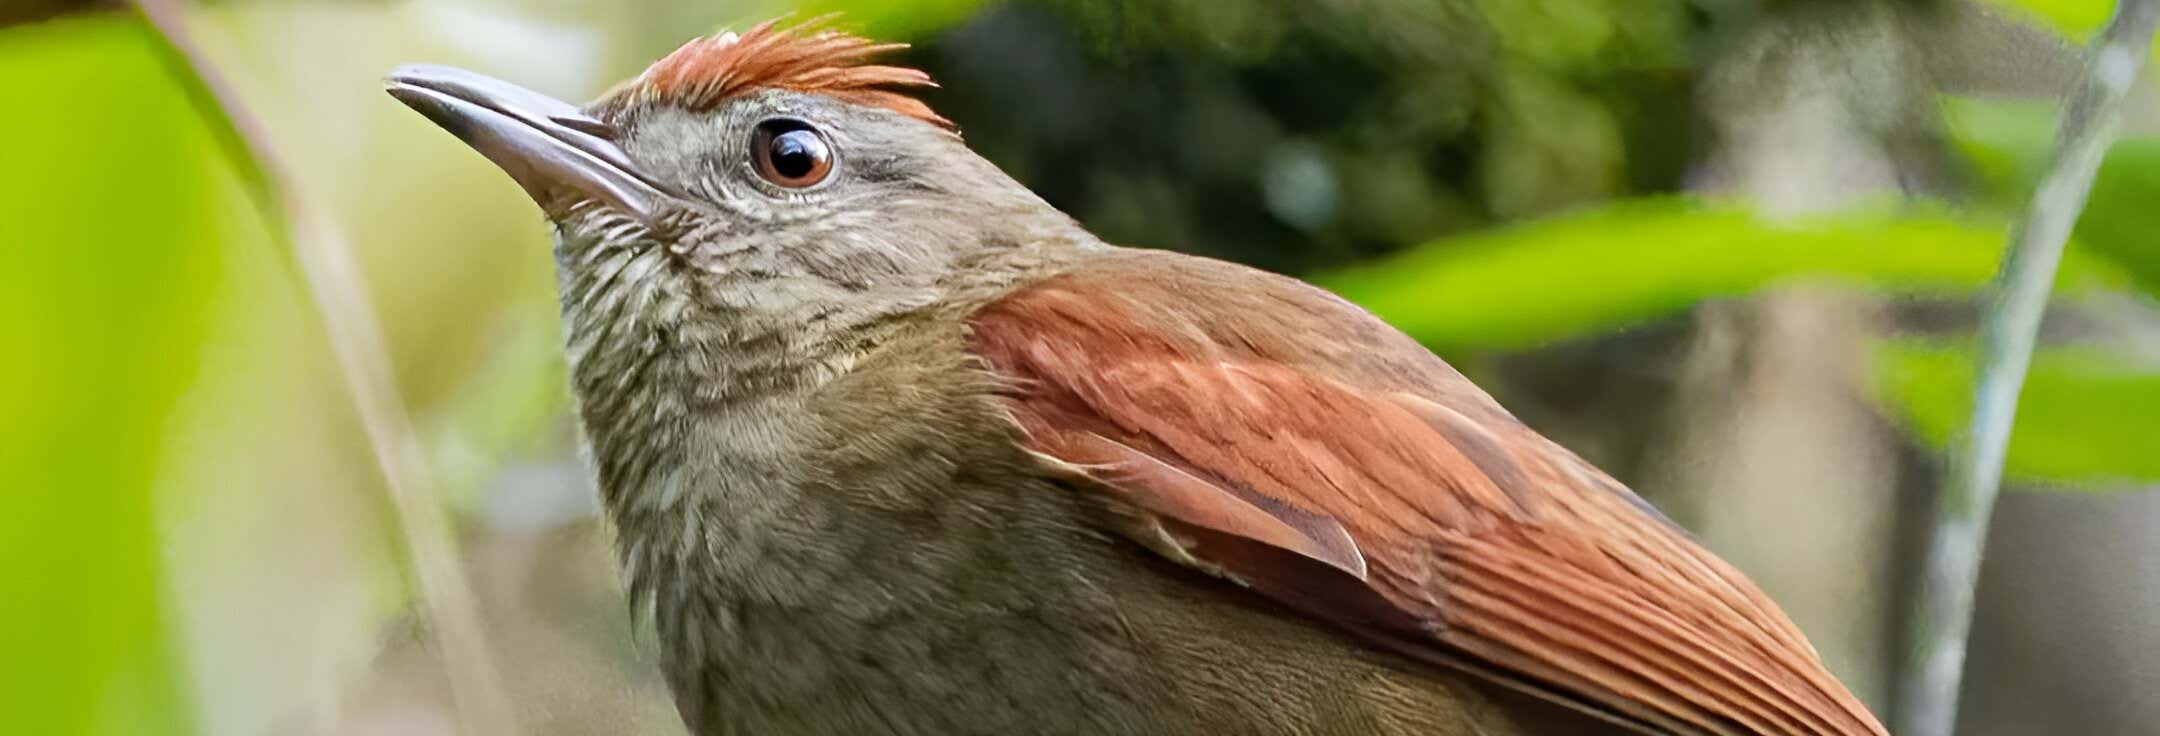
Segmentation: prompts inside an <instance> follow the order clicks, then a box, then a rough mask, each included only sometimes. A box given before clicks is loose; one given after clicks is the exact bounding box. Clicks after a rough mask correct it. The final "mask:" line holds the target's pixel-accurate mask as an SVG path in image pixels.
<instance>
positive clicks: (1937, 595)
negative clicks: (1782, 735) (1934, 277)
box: [1896, 0, 2160, 736]
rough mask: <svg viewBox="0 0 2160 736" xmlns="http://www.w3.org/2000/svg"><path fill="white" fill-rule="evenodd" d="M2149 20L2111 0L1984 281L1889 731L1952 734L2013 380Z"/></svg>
mask: <svg viewBox="0 0 2160 736" xmlns="http://www.w3.org/2000/svg"><path fill="white" fill-rule="evenodd" d="M2156 23H2160V0H2120V2H2118V3H2117V4H2116V6H2115V17H2114V19H2113V20H2110V21H2109V22H2108V26H2107V28H2106V30H2104V31H2102V32H2101V34H2100V37H2099V38H2098V39H2097V40H2095V41H2094V42H2093V43H2092V45H2091V47H2090V49H2089V50H2088V52H2087V53H2088V54H2089V56H2088V58H2087V60H2086V65H2085V71H2084V74H2083V75H2082V77H2081V78H2080V80H2079V82H2078V86H2077V87H2076V88H2075V89H2073V90H2071V91H2070V94H2069V96H2068V97H2067V98H2065V100H2064V102H2063V108H2062V117H2061V120H2060V125H2059V127H2058V128H2057V131H2056V142H2055V155H2054V160H2053V162H2052V163H2051V164H2050V165H2049V166H2048V168H2047V171H2046V173H2045V175H2044V176H2043V177H2042V178H2041V179H2040V184H2039V187H2038V188H2037V189H2036V190H2035V191H2034V192H2033V197H2032V203H2031V205H2030V207H2029V209H2028V210H2027V212H2026V215H2025V219H2024V221H2023V222H2022V223H2020V224H2019V226H2018V227H2017V229H2016V230H2015V231H2013V232H2012V233H2011V236H2010V245H2009V248H2010V251H2009V254H2008V255H2007V256H2006V257H2005V258H2004V259H2003V266H2002V271H2001V273H1998V274H1997V275H1996V278H1995V282H1994V284H1993V285H1992V286H1991V287H1990V288H1989V289H1988V292H1987V296H1986V304H1985V309H1984V311H1983V312H1982V313H1981V323H1980V361H1981V362H1980V371H1979V381H1978V385H1976V386H1975V387H1974V389H1973V413H1972V420H1971V423H1970V425H1969V426H1968V427H1967V428H1966V432H1965V433H1964V434H1963V435H1962V436H1961V437H1960V438H1959V440H1958V444H1957V446H1956V447H1955V448H1954V449H1953V451H1952V454H1951V466H1950V471H1949V478H1948V482H1947V483H1945V484H1944V486H1943V488H1942V493H1941V494H1940V496H1939V497H1938V498H1937V500H1936V504H1935V521H1934V530H1933V538H1932V539H1930V540H1929V543H1928V548H1927V551H1926V556H1925V558H1924V561H1923V563H1922V564H1923V565H1924V566H1925V567H1924V568H1923V570H1922V575H1921V576H1920V578H1919V581H1920V588H1919V591H1918V597H1917V600H1916V601H1915V602H1914V605H1913V610H1912V612H1911V616H1912V625H1913V629H1912V632H1911V634H1910V635H1909V641H1910V644H1911V649H1910V651H1909V655H1908V658H1907V660H1906V662H1905V671H1904V675H1903V679H1902V682H1900V684H1899V697H1898V703H1897V723H1898V726H1899V728H1898V729H1897V730H1896V732H1897V733H1899V734H1902V735H1903V736H1951V734H1952V732H1953V730H1954V729H1955V728H1956V725H1957V705H1958V690H1959V687H1960V683H1961V678H1962V676H1963V671H1964V668H1965V646H1966V638H1967V636H1968V635H1969V634H1970V633H1971V630H1972V614H1973V590H1974V587H1975V585H1976V584H1977V583H1978V580H1979V573H1980V555H1981V547H1982V545H1983V544H1984V543H1985V542H1986V539H1987V528H1988V518H1989V515H1990V514H1991V513H1993V511H1994V508H1995V497H1996V495H1997V494H1998V493H1999V492H2000V490H2001V488H2002V476H2003V461H2004V458H2005V457H2006V454H2007V452H2008V449H2009V446H2010V428H2011V425H2012V422H2013V420H2014V419H2015V418H2016V414H2017V401H2018V391H2019V390H2020V389H2021V388H2022V387H2023V385H2024V383H2025V371H2026V369H2027V368H2028V367H2029V366H2030V364H2031V362H2032V353H2033V344H2034V342H2035V341H2036V339H2037V338H2038V335H2039V331H2040V317H2041V314H2042V312H2044V311H2045V310H2046V307H2047V301H2048V292H2049V290H2050V287H2051V285H2052V284H2053V283H2054V281H2055V268H2056V265H2057V264H2058V263H2060V262H2061V261H2062V252H2063V245H2064V244H2065V243H2066V242H2067V241H2068V240H2069V238H2070V231H2071V229H2072V227H2073V226H2075V225H2076V224H2077V220H2078V215H2079V214H2080V213H2081V212H2083V211H2084V208H2085V197H2086V195H2087V194H2089V193H2090V192H2091V191H2092V183H2093V176H2094V175H2095V174H2096V173H2098V172H2099V170H2100V161H2101V159H2102V158H2103V157H2104V156H2105V155H2106V154H2107V149H2108V144H2109V143H2110V142H2111V141H2112V140H2113V138H2114V131H2115V123H2116V119H2117V118H2118V117H2119V116H2120V113H2121V109H2122V103H2123V99H2124V98H2125V97H2126V96H2128V94H2129V92H2130V87H2131V83H2132V82H2134V81H2136V79H2137V75H2138V72H2139V71H2140V70H2141V69H2143V68H2144V67H2145V64H2146V56H2147V52H2148V51H2149V50H2150V49H2151V47H2152V39H2153V30H2154V26H2155V24H2156Z"/></svg>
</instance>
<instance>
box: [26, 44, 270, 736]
mask: <svg viewBox="0 0 2160 736" xmlns="http://www.w3.org/2000/svg"><path fill="white" fill-rule="evenodd" d="M157 48H159V47H158V42H157V41H156V39H155V37H154V36H152V35H151V34H150V32H149V31H148V30H147V29H146V28H144V27H143V26H141V25H140V24H139V23H137V22H135V21H134V19H133V18H132V17H129V16H123V15H117V14H113V15H97V16H81V17H76V18H72V19H68V20H59V21H51V22H45V23H36V24H28V25H21V26H15V27H12V28H8V29H5V30H4V31H0V87H4V88H5V89H7V90H8V94H9V96H10V99H11V100H12V101H13V102H12V103H11V107H10V113H9V114H8V115H5V116H0V141H7V146H8V151H7V153H6V154H5V158H6V161H7V165H6V167H5V171H6V175H5V176H4V177H0V201H4V202H6V203H7V205H8V207H7V211H8V212H9V213H10V215H9V217H8V228H9V233H8V235H7V238H6V242H7V243H8V244H9V247H8V248H7V249H6V250H7V254H8V265H7V266H6V267H5V268H0V314H5V315H7V316H6V318H5V319H0V355H6V356H8V359H7V360H5V361H0V416H6V417H7V420H6V421H4V422H0V487H4V488H6V489H7V490H6V492H5V493H0V580H6V581H7V585H8V594H7V595H8V602H7V604H6V605H4V606H0V652H6V654H5V656H0V713H5V714H7V715H6V720H7V726H8V730H9V732H11V733H26V734H28V733H37V734H101V733H115V734H117V733H130V734H133V733H161V734H163V733H185V732H187V731H189V730H191V727H190V723H191V722H192V721H191V718H190V717H189V715H188V712H187V711H188V707H187V706H186V705H185V702H186V701H185V699H184V698H182V697H181V695H180V689H181V688H180V685H179V683H178V681H177V680H178V677H177V675H176V672H177V671H178V669H177V668H176V667H175V662H174V661H173V659H174V657H175V656H176V654H177V653H176V652H175V651H173V647H171V646H169V644H168V642H167V640H166V638H165V636H164V634H163V632H164V631H166V630H167V629H168V628H169V627H170V626H171V625H172V623H171V621H170V620H169V618H170V613H169V610H168V607H167V605H166V603H165V601H164V599H163V595H162V590H161V582H160V581H161V567H162V565H161V547H160V543H159V539H160V534H159V527H158V523H157V521H156V517H155V515H154V513H153V509H154V503H153V498H152V494H151V488H152V487H153V485H154V483H155V480H156V475H157V473H158V471H159V468H160V461H161V459H162V457H163V456H164V455H165V454H166V453H168V452H171V451H172V448H170V447H167V446H166V440H167V435H166V433H165V432H164V431H163V430H164V426H165V422H166V419H167V417H168V414H169V413H170V412H171V411H172V410H173V408H174V406H175V404H176V402H177V401H178V400H179V398H180V395H181V393H182V392H183V391H184V390H186V389H187V387H188V386H189V385H190V383H191V381H192V379H193V377H194V369H195V366H196V365H197V357H198V354H199V352H200V351H201V349H202V347H203V342H204V339H205V334H206V325H207V322H208V318H207V314H208V313H209V310H210V304H211V297H212V294H213V293H214V292H215V290H216V289H217V285H218V284H217V282H218V274H219V273H220V272H221V269H220V265H221V258H222V257H223V253H222V251H221V243H222V242H223V241H224V238H223V234H224V228H225V226H226V225H227V224H228V223H229V222H230V220H229V218H228V217H227V215H228V214H229V212H230V211H231V209H230V207H229V205H230V203H231V201H232V200H231V198H232V197H235V196H237V192H236V191H235V190H234V188H233V187H232V186H231V184H230V180H229V178H220V174H222V173H223V172H222V171H221V169H220V168H219V163H218V152H217V150H216V147H215V145H214V143H213V142H212V139H211V137H210V134H209V132H208V129H207V128H206V127H205V126H204V125H203V124H202V121H200V120H199V119H198V118H197V117H196V116H195V114H194V111H193V109H192V108H191V107H190V105H189V103H188V101H187V100H186V99H185V98H184V97H183V96H182V95H181V93H180V92H179V91H178V88H176V87H175V86H174V85H173V84H172V83H171V81H170V79H169V78H168V77H167V72H166V70H165V68H164V66H163V64H162V62H161V60H160V57H159V56H158V51H157V50H156V49H157Z"/></svg>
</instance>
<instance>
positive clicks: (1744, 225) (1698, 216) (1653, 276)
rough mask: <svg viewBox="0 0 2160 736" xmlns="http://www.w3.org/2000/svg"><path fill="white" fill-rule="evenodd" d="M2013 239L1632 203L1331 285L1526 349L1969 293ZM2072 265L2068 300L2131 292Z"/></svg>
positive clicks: (1681, 202) (1429, 247) (1467, 343)
mask: <svg viewBox="0 0 2160 736" xmlns="http://www.w3.org/2000/svg"><path fill="white" fill-rule="evenodd" d="M2003 238H2004V235H2003V232H2002V231H2001V230H2000V229H1999V228H1997V227H1992V226H1981V225H1975V224H1972V223H1969V222H1965V221H1962V220H1958V219H1954V218H1951V217H1948V216H1944V215H1938V214H1930V213H1913V212H1904V213H1884V214H1856V215H1844V216H1840V217H1834V218H1823V219H1812V220H1806V221H1800V222H1792V223H1776V222H1771V221H1769V220H1766V219H1764V218H1761V217H1758V216H1756V215H1754V214H1752V213H1750V212H1748V211H1747V210H1745V209H1743V208H1741V207H1738V206H1733V205H1720V204H1709V203H1703V202H1699V201H1694V200H1686V199H1670V198H1660V199H1649V200H1639V201H1633V202H1627V203H1623V204H1620V205H1616V206H1611V207H1607V208H1604V209H1599V210H1595V211H1591V212H1586V213H1583V214H1579V215H1574V216H1570V217H1563V218H1558V219H1553V220H1545V221H1539V222H1532V223H1528V224H1523V225H1517V226H1512V227H1507V228H1502V229H1499V230H1492V231H1486V232H1481V233H1476V234H1472V235H1468V236H1464V237H1458V238H1450V239H1446V240H1442V241H1439V242H1435V243H1429V244H1426V245H1423V246H1419V247H1417V248H1413V249H1411V250H1410V251H1408V252H1405V253H1403V254H1400V255H1398V256H1395V257H1391V258H1388V259H1384V260H1382V261H1379V262H1376V263H1372V264H1367V265H1364V266H1362V267H1359V268H1356V269H1353V270H1349V271H1345V272H1341V273H1337V274H1334V275H1332V276H1323V277H1322V278H1320V279H1319V282H1320V283H1321V284H1323V285H1325V286H1328V287H1329V288H1332V289H1334V290H1336V291H1337V292H1338V293H1340V294H1342V295H1343V296H1344V297H1346V298H1348V299H1350V300H1352V301H1355V302H1358V303H1359V304H1362V305H1364V306H1365V307H1366V308H1368V309H1371V310H1373V311H1374V312H1375V313H1377V314H1379V315H1380V316H1381V317H1382V318H1384V319H1386V320H1388V321H1389V322H1390V323H1392V324H1394V325H1395V326H1396V327H1398V328H1401V329H1402V330H1404V331H1405V332H1408V333H1410V335H1411V336H1413V337H1416V338H1417V339H1419V340H1421V341H1423V342H1425V343H1426V344H1428V345H1432V346H1435V347H1438V348H1442V349H1447V348H1522V347H1528V346H1534V345H1537V344H1540V343H1545V342H1549V341H1553V340H1560V339H1565V338H1570V337H1576V336H1580V335H1584V334H1589V333H1594V332H1599V331H1606V330H1612V329H1616V328H1622V327H1627V326H1630V325H1634V324H1638V323H1642V322H1645V321H1648V320H1652V319H1656V318H1660V317H1665V316H1669V315H1671V314H1674V313H1677V312H1679V311H1682V310H1685V309H1687V308H1688V307H1689V306H1691V305H1694V304H1695V303H1697V302H1700V301H1702V300H1704V299H1707V298H1712V297H1720V296H1732V295H1739V294H1745V293H1748V292H1750V291H1753V290H1756V289H1759V288H1762V287H1763V286H1766V285H1769V284H1773V283H1778V282H1782V281H1786V280H1790V279H1794V278H1801V277H1806V278H1815V279H1828V280H1834V281H1843V282H1849V283H1853V284H1856V285H1862V286H1867V287H1871V288H1876V289H1881V290H1885V291H1890V292H1894V293H1900V294H1921V295H1929V294H1943V295H1948V294H1961V293H1965V292H1968V291H1970V290H1972V289H1973V288H1975V287H1977V286H1978V285H1980V284H1982V283H1984V282H1985V281H1986V280H1987V279H1988V278H1989V277H1990V276H1992V275H1993V274H1994V272H1995V266H1996V264H1997V263H1998V262H1999V259H2000V258H2001V253H2002V248H2003ZM2121 280H2122V277H2121V276H2120V275H2119V274H2118V273H2117V272H2116V271H2115V270H2114V269H2113V268H2112V267H2111V266H2110V265H2109V264H2106V263H2100V262H2095V261H2093V260H2091V259H2087V258H2081V257H2075V256H2073V257H2069V258H2067V259H2066V260H2065V261H2064V263H2063V269H2062V273H2061V278H2060V279H2059V280H2058V283H2059V284H2061V285H2063V286H2064V287H2066V288H2072V289H2075V288H2082V287H2084V286H2088V285H2096V284H2108V283H2116V282H2120V281H2121Z"/></svg>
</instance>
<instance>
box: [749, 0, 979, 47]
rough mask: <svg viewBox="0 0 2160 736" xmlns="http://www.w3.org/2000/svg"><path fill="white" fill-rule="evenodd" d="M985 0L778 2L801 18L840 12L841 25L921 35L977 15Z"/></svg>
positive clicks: (873, 33)
mask: <svg viewBox="0 0 2160 736" xmlns="http://www.w3.org/2000/svg"><path fill="white" fill-rule="evenodd" d="M982 5H983V0H803V1H801V2H792V3H778V4H775V11H776V12H781V11H785V12H792V13H793V14H794V17H797V18H815V17H818V16H821V15H826V14H837V15H838V16H839V17H838V18H837V19H836V20H837V21H838V23H839V24H840V26H841V27H843V28H846V29H848V30H850V31H853V32H856V33H861V34H863V35H865V36H867V37H869V38H881V39H909V38H920V37H922V36H923V35H925V34H928V33H930V32H933V31H937V30H939V29H943V28H945V27H947V26H951V25H952V24H954V23H958V22H960V21H962V20H965V19H967V17H968V16H970V15H974V13H975V11H976V10H977V9H979V8H981V7H982Z"/></svg>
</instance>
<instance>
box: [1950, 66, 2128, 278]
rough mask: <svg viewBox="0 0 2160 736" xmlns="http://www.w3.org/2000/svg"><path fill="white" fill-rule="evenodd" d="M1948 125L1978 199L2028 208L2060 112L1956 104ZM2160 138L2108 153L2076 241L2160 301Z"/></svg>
mask: <svg viewBox="0 0 2160 736" xmlns="http://www.w3.org/2000/svg"><path fill="white" fill-rule="evenodd" d="M1943 120H1944V123H1945V124H1946V126H1947V129H1948V132H1949V134H1950V140H1951V142H1952V143H1953V144H1955V145H1956V146H1957V148H1958V150H1959V152H1960V153H1962V154H1963V155H1964V156H1965V160H1966V161H1967V162H1969V164H1970V168H1971V169H1972V171H1973V173H1974V176H1973V180H1974V181H1973V183H1974V185H1975V186H1974V188H1973V192H1972V194H1973V195H1974V197H1975V198H1977V199H1978V200H1979V202H1980V203H1982V204H1983V205H1985V206H1987V207H1989V208H1991V209H1995V210H1997V211H2015V210H2016V208H2018V207H2020V206H2022V205H2023V203H2024V200H2025V198H2026V197H2028V196H2029V195H2030V194H2031V192H2032V188H2033V186H2034V185H2035V184H2036V183H2038V181H2039V179H2040V172H2041V170H2042V169H2044V168H2045V167H2046V166H2047V164H2048V157H2049V155H2050V154H2051V152H2052V151H2053V149H2054V143H2055V107H2054V105H2053V104H2051V103H2048V102H2044V101H2023V100H1976V99H1949V100H1945V101H1944V103H1943ZM2156 202H2160V138H2155V137H2149V136H2145V137H2140V136H2131V137H2125V138H2123V139H2121V140H2118V141H2116V142H2115V145H2114V147H2113V148H2110V149H2109V150H2108V154H2107V159H2106V160H2105V161H2104V162H2103V163H2102V164H2101V166H2100V173H2099V175H2098V177H2097V178H2095V179H2094V180H2093V189H2092V195H2091V197H2090V198H2089V199H2087V200H2086V203H2085V212H2084V214H2083V215H2082V216H2081V217H2079V218H2078V224H2077V231H2076V238H2077V240H2078V242H2079V243H2080V244H2081V245H2083V246H2085V247H2086V248H2088V249H2089V250H2090V252H2092V253H2094V254H2098V255H2101V256H2104V257H2106V258H2109V259H2112V260H2114V261H2116V262H2117V263H2120V264H2122V266H2123V267H2124V268H2125V269H2128V270H2129V272H2130V273H2131V274H2132V276H2133V277H2135V278H2136V279H2137V282H2138V284H2139V286H2141V287H2142V288H2143V289H2144V290H2145V291H2147V292H2148V293H2154V294H2160V237H2156V236H2155V234H2156V233H2160V207H2155V206H2154V203H2156Z"/></svg>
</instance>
